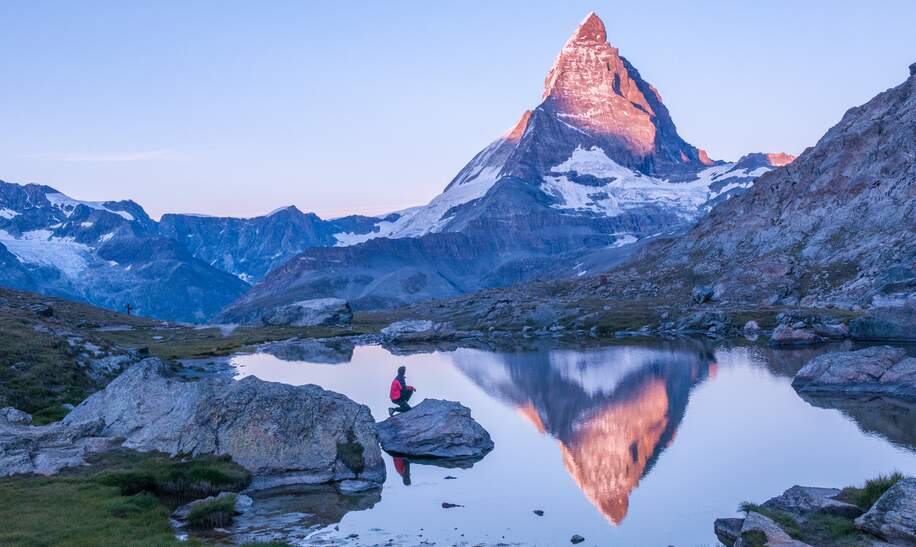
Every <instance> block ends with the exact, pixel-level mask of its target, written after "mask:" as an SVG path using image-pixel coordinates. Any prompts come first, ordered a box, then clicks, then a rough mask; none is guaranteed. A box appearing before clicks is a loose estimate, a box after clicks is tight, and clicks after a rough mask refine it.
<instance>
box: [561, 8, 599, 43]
mask: <svg viewBox="0 0 916 547" xmlns="http://www.w3.org/2000/svg"><path fill="white" fill-rule="evenodd" d="M569 42H598V43H602V42H607V30H606V29H605V28H604V21H602V20H601V18H600V17H598V14H597V13H595V12H594V11H592V12H590V13H589V14H588V15H586V16H585V19H583V20H582V22H581V23H579V27H578V28H577V29H576V32H574V33H573V35H572V37H570V39H569Z"/></svg>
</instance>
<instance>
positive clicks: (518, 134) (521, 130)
mask: <svg viewBox="0 0 916 547" xmlns="http://www.w3.org/2000/svg"><path fill="white" fill-rule="evenodd" d="M530 119H531V111H530V110H526V111H525V113H524V114H522V117H521V118H519V119H518V121H517V122H516V123H515V125H514V126H513V127H512V129H510V130H509V132H508V133H506V135H505V138H506V140H509V141H512V142H518V140H519V139H521V138H522V135H524V134H525V129H527V128H528V120H530Z"/></svg>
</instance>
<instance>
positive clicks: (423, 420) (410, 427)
mask: <svg viewBox="0 0 916 547" xmlns="http://www.w3.org/2000/svg"><path fill="white" fill-rule="evenodd" d="M376 430H377V432H378V438H379V441H380V442H381V443H382V448H384V449H385V450H386V451H388V452H391V453H393V454H404V455H407V456H416V457H430V458H480V457H483V456H484V455H486V454H487V453H488V452H489V451H490V450H493V441H492V440H491V439H490V434H489V433H487V430H486V429H484V428H483V427H482V426H481V425H480V424H479V423H477V422H476V421H475V420H474V418H472V417H471V411H470V409H468V408H467V407H465V406H463V405H461V404H460V403H456V402H454V401H443V400H439V399H426V400H424V401H423V402H422V403H420V404H418V405H417V406H416V407H414V408H413V409H412V410H411V411H409V412H404V413H401V414H397V415H395V416H393V417H391V418H388V419H387V420H385V421H383V422H380V423H378V424H376Z"/></svg>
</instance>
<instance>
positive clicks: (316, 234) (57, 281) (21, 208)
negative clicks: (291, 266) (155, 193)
mask: <svg viewBox="0 0 916 547" xmlns="http://www.w3.org/2000/svg"><path fill="white" fill-rule="evenodd" d="M388 218H389V219H393V218H397V216H396V215H394V216H389V217H388ZM378 222H380V219H378V218H369V217H359V216H351V217H344V218H339V219H334V220H322V219H320V218H318V217H317V216H316V215H314V214H305V213H302V212H301V211H299V210H298V209H296V208H295V207H286V208H283V209H279V210H277V211H274V212H273V213H271V214H268V215H264V216H260V217H254V218H216V217H203V216H198V215H179V214H166V215H164V216H163V217H162V219H161V220H160V221H159V222H156V221H154V220H152V219H151V218H150V217H149V216H148V215H147V214H146V212H145V211H144V210H143V208H142V207H141V206H140V205H138V204H136V203H134V202H133V201H119V202H113V201H106V202H88V201H80V200H76V199H73V198H71V197H69V196H66V195H64V194H62V193H61V192H58V191H57V190H55V189H54V188H51V187H49V186H42V185H37V184H25V185H20V184H14V183H8V182H3V181H0V286H5V287H11V288H18V289H24V290H32V291H39V292H42V293H45V294H50V295H56V296H62V297H66V298H71V299H74V300H82V301H86V302H90V303H92V304H95V305H98V306H103V307H106V308H110V309H117V310H121V311H124V310H125V309H126V306H127V305H128V304H130V306H131V308H132V310H133V311H134V312H135V313H137V314H141V315H147V316H150V317H156V318H160V319H169V320H178V321H192V322H200V321H204V320H207V319H210V318H212V317H213V316H214V315H215V314H216V313H217V312H219V311H220V310H221V309H222V308H223V307H225V306H226V305H227V304H229V303H231V302H232V301H233V300H235V299H236V298H237V297H239V296H240V295H241V294H242V293H243V292H244V291H245V290H246V289H247V288H248V285H249V283H253V282H256V281H258V280H260V279H261V278H262V277H263V276H264V275H265V274H266V273H267V272H268V271H270V270H271V269H272V268H274V267H276V266H279V265H280V264H283V263H284V262H285V261H286V260H288V259H289V258H290V257H292V256H295V255H296V254H298V253H299V252H301V251H302V250H303V249H306V248H309V247H315V246H326V245H336V244H340V241H339V240H338V239H337V238H336V237H335V234H348V235H349V236H350V237H352V236H353V235H361V234H363V233H365V232H371V231H372V230H375V229H377V228H376V226H375V225H376V224H377V223H378Z"/></svg>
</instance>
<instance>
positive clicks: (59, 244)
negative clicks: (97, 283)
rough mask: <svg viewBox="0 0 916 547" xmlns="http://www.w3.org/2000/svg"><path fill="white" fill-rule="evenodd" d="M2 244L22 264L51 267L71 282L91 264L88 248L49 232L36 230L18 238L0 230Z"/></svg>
mask: <svg viewBox="0 0 916 547" xmlns="http://www.w3.org/2000/svg"><path fill="white" fill-rule="evenodd" d="M0 243H2V244H3V246H5V247H6V248H7V249H8V250H9V251H10V252H11V253H13V254H14V255H15V256H16V258H17V259H19V261H20V262H22V263H24V264H32V265H36V266H51V267H53V268H56V269H58V270H60V271H61V272H62V273H63V274H64V275H66V276H67V277H70V278H75V277H77V276H79V274H80V273H82V272H83V271H85V270H86V269H87V268H88V267H89V263H90V261H91V260H92V251H91V249H90V248H89V247H87V246H86V245H83V244H82V243H76V242H75V241H73V239H72V238H60V237H53V236H52V235H51V231H50V230H33V231H31V232H25V233H23V234H22V237H18V238H17V237H15V236H13V235H12V234H10V233H8V232H6V231H3V230H0Z"/></svg>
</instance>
